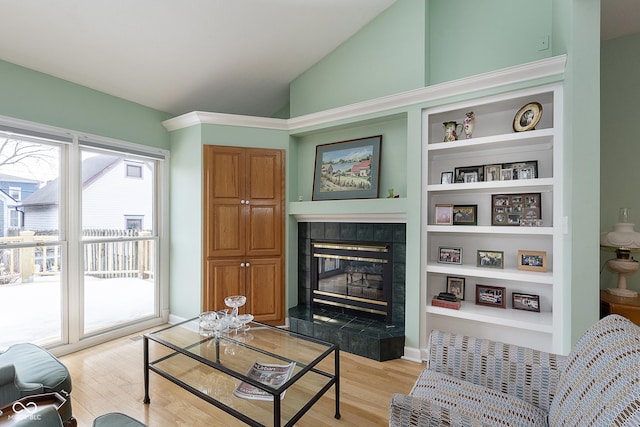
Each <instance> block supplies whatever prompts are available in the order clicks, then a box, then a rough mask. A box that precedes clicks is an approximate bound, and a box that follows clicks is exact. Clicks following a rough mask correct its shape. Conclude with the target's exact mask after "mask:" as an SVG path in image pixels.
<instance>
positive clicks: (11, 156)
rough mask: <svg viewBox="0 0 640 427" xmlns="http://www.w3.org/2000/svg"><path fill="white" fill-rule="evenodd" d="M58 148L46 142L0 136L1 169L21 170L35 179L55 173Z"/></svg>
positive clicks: (11, 171) (8, 170)
mask: <svg viewBox="0 0 640 427" xmlns="http://www.w3.org/2000/svg"><path fill="white" fill-rule="evenodd" d="M57 166H58V148H57V147H55V146H52V145H48V144H46V143H44V142H43V143H39V142H34V141H26V140H22V139H15V138H10V137H1V136H0V171H4V172H10V173H15V172H21V173H22V174H28V175H32V176H33V177H34V179H38V180H45V179H43V176H50V175H51V173H52V172H53V173H55V172H54V171H55V170H56V168H57Z"/></svg>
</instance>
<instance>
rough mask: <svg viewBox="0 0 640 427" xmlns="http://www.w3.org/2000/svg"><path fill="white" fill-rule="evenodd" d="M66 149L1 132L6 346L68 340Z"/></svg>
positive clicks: (1, 343)
mask: <svg viewBox="0 0 640 427" xmlns="http://www.w3.org/2000/svg"><path fill="white" fill-rule="evenodd" d="M60 153H61V149H60V146H58V145H56V144H49V143H47V142H34V141H30V140H25V139H21V138H19V137H14V136H4V135H1V134H0V190H1V191H0V243H1V244H2V249H1V250H0V301H2V310H0V325H1V333H0V349H4V348H6V347H7V346H9V345H11V344H13V343H16V342H25V341H27V342H33V343H37V344H41V345H44V344H48V343H54V342H60V341H61V340H62V311H61V307H62V303H61V301H62V295H63V288H62V283H61V272H62V271H63V267H64V264H65V258H64V256H63V251H62V248H63V247H64V244H63V242H62V241H61V233H60V230H61V227H60V220H59V209H58V207H59V204H60V194H61V191H60V179H59V164H60V155H61V154H60Z"/></svg>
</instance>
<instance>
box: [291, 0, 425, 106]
mask: <svg viewBox="0 0 640 427" xmlns="http://www.w3.org/2000/svg"><path fill="white" fill-rule="evenodd" d="M425 28H426V25H425V2H424V1H423V0H398V2H397V3H395V4H394V5H393V6H391V7H390V8H389V9H387V10H386V11H384V12H383V13H382V14H381V15H380V16H379V17H378V18H376V19H375V20H374V21H372V22H371V23H369V24H368V25H367V26H365V27H364V28H363V29H362V30H361V31H360V32H358V33H357V34H355V35H354V36H353V37H351V38H350V39H349V40H347V41H346V42H344V43H343V44H342V45H341V46H339V47H338V48H337V49H336V50H334V51H333V52H331V53H330V54H329V55H327V56H326V57H325V58H323V59H322V60H320V61H319V62H318V63H317V64H316V65H314V66H313V67H311V68H310V69H308V70H307V71H305V72H304V73H303V74H302V75H300V76H299V77H298V78H297V79H296V80H294V81H293V83H292V84H291V95H290V98H291V107H290V108H291V117H296V116H301V115H304V114H308V113H313V112H317V111H322V110H327V109H330V108H334V107H339V106H343V105H348V104H352V103H354V102H360V101H365V100H368V99H372V98H378V97H381V96H385V95H391V94H394V93H398V92H403V91H406V90H410V89H416V88H419V87H423V86H424V83H425V81H424V76H425V69H424V51H425Z"/></svg>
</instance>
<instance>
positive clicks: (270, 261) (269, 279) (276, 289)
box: [246, 257, 284, 325]
mask: <svg viewBox="0 0 640 427" xmlns="http://www.w3.org/2000/svg"><path fill="white" fill-rule="evenodd" d="M282 268H283V267H282V258H280V257H278V258H257V259H251V260H249V267H248V268H247V294H246V295H247V306H246V311H247V312H248V313H251V314H253V315H254V316H255V320H257V321H260V322H264V323H269V324H273V325H282V324H283V323H284V317H283V309H282V307H283V304H284V301H283V300H284V294H283V290H284V286H283V277H282Z"/></svg>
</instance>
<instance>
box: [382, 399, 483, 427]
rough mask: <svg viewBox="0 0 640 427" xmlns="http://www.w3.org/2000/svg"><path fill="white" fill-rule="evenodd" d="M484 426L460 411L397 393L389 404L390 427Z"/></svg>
mask: <svg viewBox="0 0 640 427" xmlns="http://www.w3.org/2000/svg"><path fill="white" fill-rule="evenodd" d="M443 425H446V426H452V427H456V426H482V425H483V424H482V422H480V421H478V420H473V419H472V418H470V417H468V416H464V415H462V414H460V413H459V412H458V411H455V410H449V409H447V408H443V407H441V406H438V405H436V404H435V403H433V402H432V401H431V400H429V399H424V398H421V397H417V396H411V395H406V394H400V393H396V394H394V395H393V396H392V397H391V403H390V404H389V426H390V427H407V426H419V427H439V426H443Z"/></svg>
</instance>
